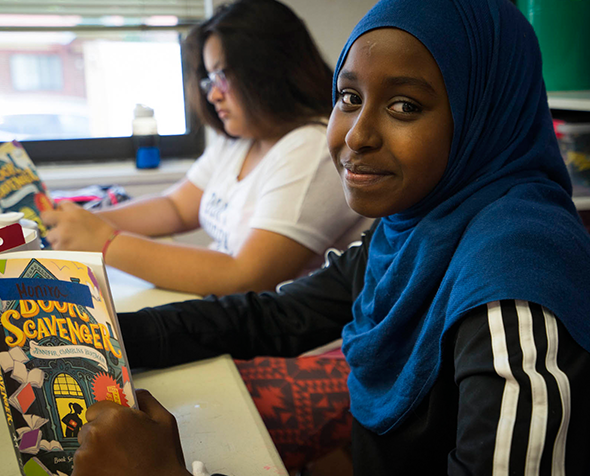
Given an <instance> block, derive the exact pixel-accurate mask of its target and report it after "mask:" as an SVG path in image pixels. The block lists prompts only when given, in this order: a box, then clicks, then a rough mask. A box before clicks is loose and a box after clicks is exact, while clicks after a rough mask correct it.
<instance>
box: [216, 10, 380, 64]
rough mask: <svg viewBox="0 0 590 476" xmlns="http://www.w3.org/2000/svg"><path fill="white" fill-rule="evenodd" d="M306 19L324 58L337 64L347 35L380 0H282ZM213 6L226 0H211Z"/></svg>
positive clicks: (330, 62)
mask: <svg viewBox="0 0 590 476" xmlns="http://www.w3.org/2000/svg"><path fill="white" fill-rule="evenodd" d="M281 1H282V2H283V3H285V4H287V5H289V7H291V8H292V9H293V11H295V13H297V15H299V17H301V18H302V19H303V21H304V22H305V24H306V25H307V27H308V28H309V31H310V32H311V34H312V36H313V38H314V39H315V41H316V43H317V45H318V47H319V48H320V50H321V52H322V53H323V54H324V58H325V59H326V61H328V63H329V64H330V66H332V67H334V66H335V65H336V61H337V60H338V55H339V54H340V50H341V49H342V47H343V46H344V43H346V40H347V38H348V35H349V34H350V32H351V31H352V29H353V28H354V26H355V25H356V24H357V22H358V21H359V20H360V19H361V18H362V17H363V15H364V14H365V13H367V11H368V10H369V9H370V8H371V7H372V6H373V5H374V4H375V3H377V0H281ZM212 2H213V8H215V7H216V6H217V5H219V4H221V3H224V0H212Z"/></svg>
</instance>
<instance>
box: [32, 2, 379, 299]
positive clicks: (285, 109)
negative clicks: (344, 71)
mask: <svg viewBox="0 0 590 476" xmlns="http://www.w3.org/2000/svg"><path fill="white" fill-rule="evenodd" d="M185 54H186V63H187V64H188V66H189V68H190V80H189V81H190V82H189V88H188V89H189V93H188V96H189V97H188V100H189V103H190V104H191V106H192V107H193V109H194V110H196V112H197V114H198V116H199V118H200V119H201V121H202V122H203V123H204V124H206V125H208V126H211V127H212V128H213V129H214V130H215V131H216V132H217V133H218V134H217V137H216V139H215V140H213V141H212V143H211V144H209V145H208V146H207V148H206V150H205V152H204V153H203V155H202V156H201V157H200V158H199V159H198V160H197V161H196V162H195V164H194V165H193V167H192V168H191V169H190V170H189V172H188V173H187V176H186V178H184V179H183V180H182V181H180V182H179V183H177V184H175V185H174V186H173V187H171V188H170V189H168V190H167V191H165V192H164V193H163V194H162V195H161V196H155V197H150V198H144V197H141V198H139V199H136V200H132V201H130V202H127V203H123V204H121V205H119V206H115V207H112V208H110V209H108V210H101V211H98V212H95V213H90V212H88V211H85V210H83V209H81V208H79V207H76V206H75V205H73V204H71V203H65V204H63V205H61V206H60V209H59V210H57V211H50V212H48V213H46V214H44V215H43V219H44V221H45V223H46V224H47V225H48V226H49V227H50V228H51V230H50V232H49V235H48V240H49V242H50V243H51V245H52V247H53V248H55V249H66V250H85V251H103V253H104V255H105V261H106V263H107V264H109V265H111V266H113V267H115V268H119V269H121V270H123V271H126V272H128V273H130V274H133V275H136V276H138V277H140V278H143V279H145V280H147V281H150V282H152V283H154V284H155V285H156V286H158V287H162V288H166V289H172V290H176V291H184V292H190V293H195V294H199V295H206V294H218V295H223V294H228V293H233V292H238V291H250V290H252V291H262V290H270V289H273V288H274V287H275V286H276V285H277V284H278V283H280V282H282V281H284V280H287V279H292V278H294V277H296V276H298V275H304V274H306V273H307V272H309V271H312V270H314V269H316V268H317V267H319V266H320V265H321V264H322V262H323V254H324V252H325V251H326V249H327V248H329V247H331V246H335V247H337V248H346V246H348V244H349V243H350V242H351V241H353V240H358V239H359V237H360V232H361V231H363V230H364V229H366V228H368V222H367V220H366V219H365V218H363V217H361V216H360V215H358V214H356V213H355V212H353V211H351V210H350V209H349V208H348V207H347V205H346V200H345V198H344V194H343V192H342V190H341V187H340V184H339V181H338V174H337V173H336V171H335V170H334V166H333V165H332V164H331V161H330V157H329V153H328V149H327V144H326V125H325V124H326V122H327V117H328V115H329V114H330V111H331V97H330V88H331V79H332V71H331V69H330V67H329V66H328V65H327V64H326V63H325V62H324V60H323V59H322V57H321V55H320V53H319V51H318V49H317V47H316V45H315V44H314V42H313V40H312V38H311V36H310V34H309V32H308V31H307V29H306V27H305V25H304V24H303V22H302V21H301V20H300V19H299V18H298V17H297V16H296V15H295V13H294V12H292V11H291V10H290V9H289V8H288V7H286V6H285V5H283V4H282V3H280V2H277V1H274V0H241V1H238V2H235V3H233V4H227V5H222V6H221V7H219V8H218V9H217V11H216V12H215V14H214V15H213V17H212V18H210V19H209V20H207V21H205V22H204V23H202V24H201V25H199V26H198V27H196V28H194V29H193V30H192V31H191V32H190V33H189V35H188V37H187V38H186V40H185ZM197 228H203V229H204V230H205V231H206V232H207V234H208V235H209V236H210V237H211V238H212V240H213V241H212V243H211V244H210V246H209V247H208V248H203V247H197V246H186V245H182V244H177V243H162V242H158V241H155V240H153V239H151V238H153V237H158V236H166V235H172V234H175V233H181V232H187V231H191V230H195V229H197Z"/></svg>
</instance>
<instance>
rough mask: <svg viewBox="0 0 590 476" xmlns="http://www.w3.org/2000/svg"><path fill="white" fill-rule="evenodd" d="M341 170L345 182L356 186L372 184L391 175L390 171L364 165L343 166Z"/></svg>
mask: <svg viewBox="0 0 590 476" xmlns="http://www.w3.org/2000/svg"><path fill="white" fill-rule="evenodd" d="M343 171H344V179H345V180H346V182H347V183H348V184H350V185H357V186H363V185H372V184H374V183H377V182H380V181H381V180H384V179H386V178H388V177H390V176H391V175H393V174H392V173H391V172H385V171H382V170H374V169H368V168H364V167H363V168H360V167H350V168H347V167H344V170H343Z"/></svg>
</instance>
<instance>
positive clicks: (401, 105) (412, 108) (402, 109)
mask: <svg viewBox="0 0 590 476" xmlns="http://www.w3.org/2000/svg"><path fill="white" fill-rule="evenodd" d="M389 109H390V110H392V111H393V112H395V113H397V114H416V113H418V112H420V111H422V109H421V108H420V107H419V106H417V105H416V104H414V103H411V102H409V101H396V102H394V103H393V104H392V105H391V106H390V108H389Z"/></svg>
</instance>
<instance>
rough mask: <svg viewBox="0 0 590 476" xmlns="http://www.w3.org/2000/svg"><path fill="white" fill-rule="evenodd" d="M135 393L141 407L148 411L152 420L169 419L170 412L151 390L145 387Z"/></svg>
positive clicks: (164, 420) (143, 410)
mask: <svg viewBox="0 0 590 476" xmlns="http://www.w3.org/2000/svg"><path fill="white" fill-rule="evenodd" d="M135 394H136V395H137V403H138V405H139V409H140V410H141V411H142V412H144V413H147V414H148V415H149V417H150V418H151V419H152V420H154V421H157V422H167V421H169V419H170V416H171V414H170V412H169V411H168V410H166V409H165V408H164V406H163V405H162V404H161V403H160V402H159V401H158V400H156V398H155V397H154V396H153V395H152V394H151V393H150V392H148V391H147V390H144V389H138V390H136V391H135Z"/></svg>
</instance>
